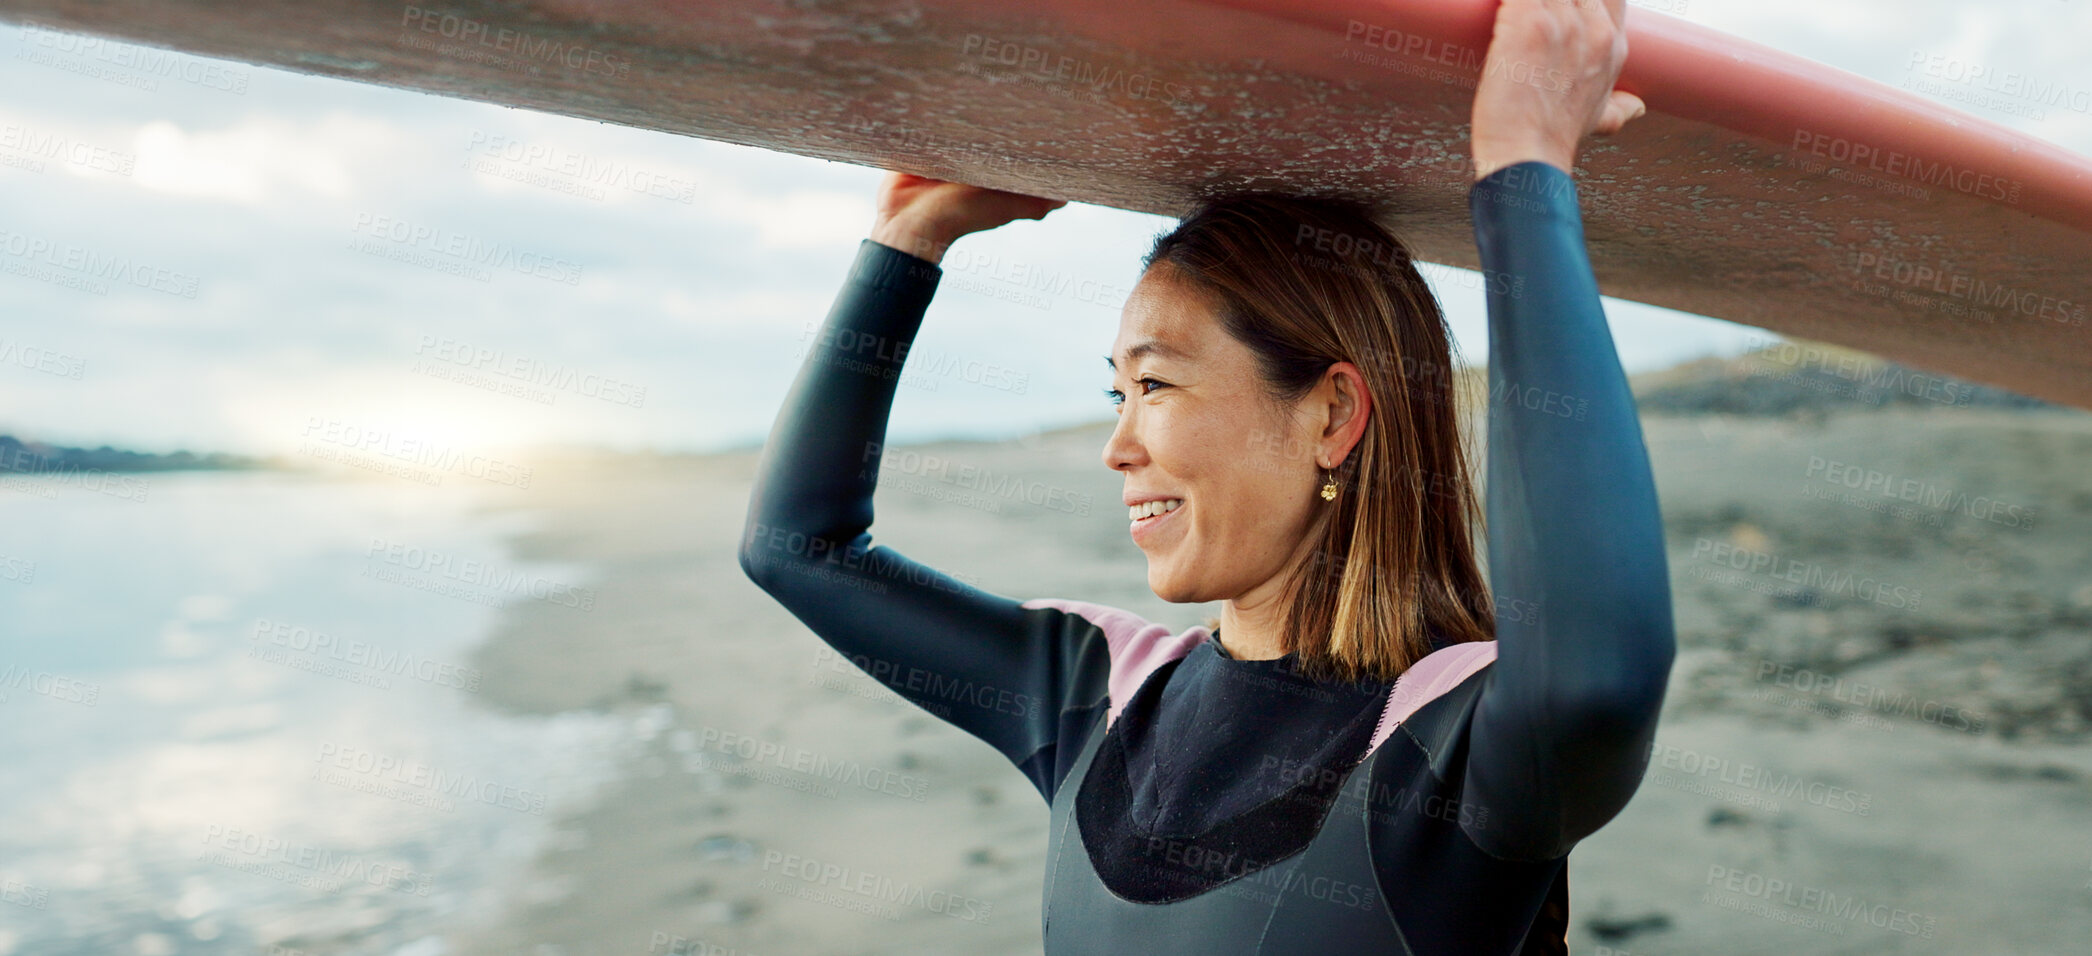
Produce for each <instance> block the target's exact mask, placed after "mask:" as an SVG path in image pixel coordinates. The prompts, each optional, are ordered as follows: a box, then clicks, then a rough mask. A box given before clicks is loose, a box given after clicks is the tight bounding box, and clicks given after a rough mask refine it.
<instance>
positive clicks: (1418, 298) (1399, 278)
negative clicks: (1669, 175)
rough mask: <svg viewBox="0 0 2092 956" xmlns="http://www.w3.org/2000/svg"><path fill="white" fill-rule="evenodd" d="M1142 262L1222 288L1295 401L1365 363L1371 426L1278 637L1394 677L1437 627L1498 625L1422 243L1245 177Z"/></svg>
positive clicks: (1262, 362) (1327, 667) (1266, 375)
mask: <svg viewBox="0 0 2092 956" xmlns="http://www.w3.org/2000/svg"><path fill="white" fill-rule="evenodd" d="M1141 266H1142V270H1143V273H1145V272H1146V270H1149V269H1152V268H1155V267H1157V266H1166V267H1168V268H1169V269H1171V270H1174V274H1173V276H1172V278H1178V279H1185V280H1189V281H1190V282H1191V283H1192V285H1193V286H1194V287H1196V288H1198V289H1200V290H1202V291H1204V292H1206V293H1208V294H1210V295H1211V296H1212V299H1213V301H1214V302H1215V303H1216V304H1217V306H1218V309H1219V319H1220V321H1221V323H1222V325H1223V326H1224V327H1225V328H1226V330H1227V332H1228V334H1229V335H1232V336H1233V337H1234V338H1235V339H1236V340H1237V341H1240V342H1241V343H1242V344H1244V345H1246V346H1248V347H1249V349H1250V350H1251V351H1252V352H1254V353H1255V355H1256V361H1257V367H1258V373H1259V377H1260V380H1261V381H1262V383H1263V385H1264V391H1265V395H1266V396H1267V397H1268V398H1269V399H1270V400H1271V401H1273V402H1274V403H1277V405H1278V406H1279V407H1289V406H1291V405H1292V404H1294V403H1296V402H1298V401H1299V400H1300V399H1301V398H1302V397H1303V396H1305V395H1306V394H1307V393H1308V391H1309V390H1310V389H1312V388H1313V387H1314V386H1315V384H1316V383H1317V382H1318V381H1320V380H1321V378H1322V376H1323V373H1325V372H1327V371H1328V370H1329V367H1330V366H1331V365H1332V364H1334V363H1337V362H1346V361H1348V362H1352V363H1355V364H1356V365H1357V366H1358V368H1359V370H1360V371H1361V373H1362V374H1363V376H1364V378H1365V389H1366V391H1367V393H1368V394H1369V395H1370V396H1371V398H1372V405H1371V408H1370V410H1369V411H1368V413H1367V421H1366V430H1365V433H1364V434H1363V435H1362V436H1361V437H1360V439H1359V442H1358V444H1357V445H1355V446H1353V448H1352V449H1351V451H1350V453H1349V454H1347V455H1346V456H1345V457H1344V460H1343V462H1342V463H1340V464H1339V465H1338V467H1337V468H1336V469H1335V471H1334V477H1335V479H1336V480H1337V482H1339V491H1338V494H1337V497H1336V499H1335V500H1333V501H1330V502H1327V503H1326V504H1323V503H1321V502H1318V503H1317V504H1318V514H1319V517H1318V518H1317V519H1316V521H1315V524H1314V525H1313V526H1312V527H1311V528H1310V530H1309V532H1308V534H1309V535H1310V537H1311V538H1312V539H1313V542H1314V550H1313V551H1312V552H1311V554H1310V556H1309V558H1308V560H1306V561H1303V562H1301V563H1300V564H1299V565H1298V566H1297V567H1295V568H1294V570H1293V571H1292V572H1291V574H1290V575H1289V577H1288V580H1287V582H1286V585H1285V594H1286V595H1287V597H1286V606H1287V608H1288V612H1287V619H1286V622H1285V626H1284V631H1283V634H1282V636H1281V639H1280V649H1281V650H1282V651H1286V652H1291V653H1292V654H1294V655H1295V660H1296V664H1297V666H1298V667H1299V669H1300V671H1301V672H1302V673H1303V674H1307V675H1309V676H1313V677H1316V678H1321V679H1332V678H1333V679H1341V680H1377V681H1385V680H1392V679H1394V678H1395V677H1396V676H1398V675H1400V674H1401V673H1402V672H1403V671H1405V670H1407V669H1408V668H1409V666H1410V665H1411V664H1414V663H1416V661H1417V660H1418V659H1420V658H1422V657H1423V656H1424V655H1426V654H1428V653H1430V652H1431V650H1432V635H1433V634H1436V635H1439V639H1440V640H1443V641H1447V642H1454V643H1457V642H1463V641H1482V640H1489V639H1491V638H1492V637H1493V636H1494V635H1495V630H1496V622H1495V615H1494V613H1493V605H1492V601H1491V598H1490V596H1489V593H1488V581H1487V578H1486V577H1485V576H1484V575H1483V573H1482V571H1481V569H1480V567H1479V565H1478V564H1477V561H1476V555H1475V551H1476V547H1475V537H1476V535H1477V533H1478V531H1479V529H1480V528H1481V527H1482V521H1483V518H1484V515H1483V511H1482V508H1481V507H1480V505H1479V503H1478V495H1477V493H1476V491H1475V486H1474V482H1473V474H1474V469H1473V467H1472V465H1471V464H1470V462H1469V460H1468V447H1467V444H1466V443H1465V442H1464V441H1463V439H1462V432H1461V425H1460V420H1459V417H1460V416H1459V414H1458V412H1459V409H1458V407H1457V403H1456V401H1455V375H1454V371H1453V365H1452V351H1453V349H1452V335H1451V333H1450V331H1449V330H1448V329H1447V327H1446V322H1445V316H1444V314H1443V313H1442V312H1441V311H1440V310H1439V306H1438V300H1437V299H1436V298H1435V297H1434V296H1433V295H1432V294H1431V289H1430V287H1429V286H1428V285H1426V284H1425V282H1424V277H1423V275H1422V274H1420V273H1419V272H1418V271H1417V269H1416V265H1415V264H1414V262H1412V261H1411V258H1410V253H1409V250H1408V248H1407V247H1406V246H1404V245H1403V244H1402V242H1401V241H1400V240H1398V239H1397V238H1395V236H1394V235H1393V234H1392V233H1390V232H1388V231H1387V230H1386V229H1384V228H1382V227H1381V226H1380V225H1379V224H1378V223H1377V222H1375V221H1374V219H1373V217H1372V215H1371V214H1370V212H1369V211H1368V210H1366V209H1365V208H1364V207H1362V206H1360V205H1358V204H1355V203H1351V202H1347V201H1342V200H1334V199H1308V198H1300V197H1289V196H1284V195H1278V194H1272V193H1239V194H1234V195H1229V196H1224V197H1220V198H1215V199H1210V200H1207V201H1206V202H1204V203H1203V204H1201V205H1200V206H1199V207H1198V208H1197V209H1195V210H1193V212H1192V213H1191V214H1190V215H1189V216H1187V217H1185V218H1184V219H1183V220H1182V221H1181V222H1180V223H1179V224H1178V225H1177V227H1176V228H1175V229H1174V230H1173V231H1171V232H1169V233H1167V234H1165V235H1162V236H1159V237H1157V239H1156V241H1155V246H1154V248H1153V249H1152V250H1151V251H1150V252H1149V253H1148V255H1147V257H1146V258H1144V259H1143V260H1142V262H1141ZM1320 486H1321V482H1320V479H1319V478H1318V480H1317V483H1316V488H1315V489H1313V490H1306V491H1304V493H1308V494H1313V493H1316V491H1318V490H1319V489H1320ZM1212 626H1217V623H1216V624H1214V625H1212Z"/></svg>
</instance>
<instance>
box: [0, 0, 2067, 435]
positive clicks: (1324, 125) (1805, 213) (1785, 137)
mask: <svg viewBox="0 0 2092 956" xmlns="http://www.w3.org/2000/svg"><path fill="white" fill-rule="evenodd" d="M1494 10H1495V4H1494V2H1492V0H1324V2H1317V3H1298V2H1294V0H1142V2H1124V0H1029V2H1025V0H829V2H821V3H811V2H788V0H704V2H691V3H683V2H677V3H666V2H665V3H657V4H643V3H611V2H605V0H514V2H490V0H475V2H461V3H455V4H449V5H446V4H443V3H441V2H438V0H431V2H429V3H426V4H424V5H417V4H404V3H371V2H362V0H253V2H248V3H239V4H231V3H218V2H207V0H95V2H87V0H0V18H4V19H7V20H11V21H14V22H17V23H28V24H35V25H36V27H35V28H36V29H43V30H62V31H68V32H79V33H87V34H93V35H97V36H106V37H111V38H115V39H119V40H123V41H128V42H132V43H137V44H144V45H150V46H163V47H170V48H174V49H178V50H182V51H186V52H192V53H197V54H201V55H205V56H211V57H221V58H227V59H232V60H238V61H244V62H247V63H254V64H262V65H269V66H277V67H282V68H285V69H289V70H295V71H299V72H304V73H314V74H323V75H329V76H336V77H341V78H345V79H350V80H355V81H358V82H367V83H377V84H382V85H387V86H394V87H403V88H407V89H414V90H421V91H426V92H431V93H438V94H443V95H449V96H459V97H464V98H467V99H472V100H478V101H484V102H489V103H498V104H504V105H509V106H517V107H524V108H528V109H534V110H542V111H546V112H550V113H559V114H565V115H571V116H578V117H586V118H589V119H595V120H602V121H607V122H611V123H619V124H623V125H627V126H634V127H641V128H646V129H654V130H661V131H665V132H671V133H677V134H682V135H689V136H699V137H704V138H708V139H714V140H722V141H728V142H734V143H741V144H746V145H751V146H758V147H762V148H765V149H772V150H780V151H784V152H790V153H797V154H801V155H806V156H813V157H819V158H822V159H829V160H836V161H841V162H848V163H855V164H861V165H866V166H874V167H882V168H889V169H899V170H905V171H908V172H914V173H920V174H924V175H930V176H937V177H940V178H946V179H953V180H958V181H963V182H969V183H974V184H978V185H983V186H991V187H995V188H1001V189H1011V190H1017V191H1022V192H1028V193H1034V194H1038V195H1044V196H1050V197H1054V198H1062V199H1069V200H1074V201H1078V202H1088V203H1097V204H1102V205H1107V206H1114V207H1119V208H1124V209H1131V210H1138V211H1142V212H1149V213H1158V214H1162V215H1169V216H1178V215H1182V214H1183V213H1184V212H1185V211H1187V210H1188V209H1189V208H1190V206H1191V204H1192V203H1193V202H1194V201H1195V200H1196V199H1197V198H1198V197H1199V196H1201V195H1203V194H1207V193H1210V192H1213V191H1218V190H1227V189H1238V188H1262V189H1280V190H1287V191H1293V192H1298V193H1303V194H1338V195H1346V196H1353V197H1359V198H1364V199H1367V200H1370V201H1372V202H1373V203H1374V204H1375V208H1376V209H1377V210H1379V213H1380V215H1381V216H1382V217H1383V218H1384V221H1385V222H1386V223H1387V224H1388V225H1389V226H1391V227H1392V228H1394V229H1395V230H1396V231H1397V233H1398V234H1399V235H1401V236H1402V237H1403V238H1404V239H1405V240H1406V241H1407V242H1408V243H1409V244H1410V245H1411V246H1412V248H1413V249H1414V250H1415V252H1416V255H1417V258H1419V259H1422V260H1425V261H1430V262H1438V263H1443V264H1447V265H1452V266H1459V267H1464V268H1474V267H1475V266H1476V265H1477V262H1476V256H1475V250H1474V245H1473V234H1472V230H1471V226H1470V224H1469V220H1468V212H1467V206H1466V191H1467V184H1468V182H1469V174H1468V170H1467V164H1468V160H1467V142H1466V130H1465V126H1466V124H1467V121H1468V117H1469V104H1470V103H1471V101H1472V97H1473V88H1474V84H1475V82H1476V78H1477V77H1478V76H1479V74H1480V72H1481V69H1482V67H1483V55H1484V53H1485V51H1486V49H1487V43H1488V38H1489V36H1490V32H1491V24H1492V22H1493V17H1494ZM1628 22H1629V47H1630V51H1629V57H1628V62H1627V64H1626V68H1625V72H1624V73H1623V75H1622V77H1621V81H1620V86H1621V87H1622V88H1625V89H1628V90H1630V91H1633V92H1635V93H1637V94H1638V95H1640V96H1641V97H1642V98H1643V99H1644V100H1645V101H1646V102H1647V103H1648V105H1649V110H1650V112H1649V114H1648V115H1646V116H1644V117H1642V118H1640V119H1638V120H1636V121H1634V122H1633V123H1631V124H1629V125H1628V127H1627V129H1626V130H1625V131H1623V132H1622V133H1621V134H1620V135H1619V136H1617V137H1613V138H1611V139H1600V140H1593V141H1591V143H1590V144H1589V145H1588V146H1587V147H1586V149H1585V151H1584V154H1583V156H1582V157H1581V160H1580V163H1579V167H1578V169H1577V179H1578V182H1579V186H1578V188H1579V192H1580V194H1581V197H1582V201H1583V206H1584V221H1585V233H1586V237H1587V239H1588V242H1589V248H1590V251H1591V258H1592V264H1593V269H1594V270H1595V272H1596V273H1597V275H1598V278H1599V282H1600V286H1601V288H1602V289H1603V290H1604V291H1605V293H1606V294H1608V295H1612V296H1616V297H1619V298H1622V299H1628V300H1633V301H1637V302H1646V303H1650V304H1653V305H1658V306H1664V307H1668V308H1673V309H1679V310H1682V311H1685V312H1691V313H1696V314H1699V315H1705V316H1710V317H1714V318H1719V319H1726V320H1730V321H1734V322H1740V323H1744V324H1747V325H1753V326H1758V327H1761V328H1765V329H1769V330H1773V331H1776V332H1780V333H1783V334H1787V335H1792V336H1798V337H1803V338H1808V339H1814V340H1820V341H1824V342H1830V343H1835V344H1838V345H1843V346H1849V347H1852V348H1858V349H1863V350H1866V351H1868V352H1872V353H1874V354H1876V355H1880V356H1883V357H1886V358H1889V359H1893V360H1896V361H1899V362H1903V363H1906V364H1909V365H1912V366H1916V367H1919V368H1924V369H1929V370H1932V371H1935V372H1940V373H1944V374H1949V375H1956V376H1961V377H1964V378H1969V379H1974V380H1976V381H1980V382H1984V383H1988V384H1993V385H1999V386H2003V387H2005V388H2009V389H2012V390H2014V391H2018V392H2021V393H2023V394H2027V395H2031V396H2034V397H2037V398H2042V399H2046V400H2049V401H2053V402H2059V403H2065V404H2071V405H2076V406H2079V407H2086V408H2092V348H2088V347H2087V342H2088V335H2092V322H2088V321H2087V312H2088V310H2092V159H2088V158H2087V157H2085V156H2081V155H2077V154H2075V153H2072V152H2070V151H2068V150H2065V149H2062V148H2061V147H2058V146H2056V145H2054V144H2051V143H2048V142H2046V141H2044V140H2041V139H2038V138H2035V137H2032V136H2029V135H2026V134H2022V133H2019V132H2016V131H2014V130H2012V129H2010V128H2008V127H2005V126H2003V125H2001V124H1998V123H1995V122H1991V121H1989V120H1985V119H1982V118H1979V117H1975V116H1972V115H1969V114H1967V113H1964V112H1962V111H1959V110H1957V109H1954V108H1951V107H1949V106H1945V105H1942V104H1940V103H1938V102H1934V101H1932V100H1930V99H1928V98H1925V97H1923V96H1921V95H1919V94H1916V93H1913V92H1909V91H1906V90H1902V89H1899V88H1896V87H1893V86H1890V85H1887V84H1884V83H1880V82H1877V81H1873V80H1870V79H1866V78H1863V77H1860V76H1856V75H1854V74H1851V73H1848V72H1845V71H1842V70H1838V69H1835V68H1832V67H1829V66H1826V65H1823V64H1820V63H1815V62H1812V61H1809V60H1806V59H1804V58H1801V57H1797V56H1793V55H1790V54H1786V53H1782V52H1780V51H1777V50H1774V49H1771V48H1768V47H1765V46H1762V45H1758V44H1754V43H1750V42H1747V41H1744V40H1741V39H1738V38H1736V37H1733V36H1728V35H1726V34H1723V33H1721V32H1719V31H1715V30H1712V29H1709V28H1706V27H1703V26H1700V25H1697V24H1694V23H1691V22H1688V21H1686V20H1682V19H1679V18H1676V17H1671V16H1667V15H1665V14H1663V13H1660V12H1656V11H1652V10H1648V9H1642V8H1639V7H1637V8H1632V9H1631V12H1630V14H1629V17H1628ZM1526 74H1527V75H1525V76H1523V77H1520V76H1517V75H1516V74H1514V79H1518V80H1519V81H1521V82H1532V83H1535V84H1540V85H1545V84H1549V83H1554V82H1559V78H1557V77H1550V76H1547V75H1545V74H1544V73H1543V72H1539V71H1533V70H1530V69H1528V70H1526Z"/></svg>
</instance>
